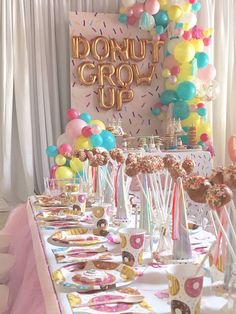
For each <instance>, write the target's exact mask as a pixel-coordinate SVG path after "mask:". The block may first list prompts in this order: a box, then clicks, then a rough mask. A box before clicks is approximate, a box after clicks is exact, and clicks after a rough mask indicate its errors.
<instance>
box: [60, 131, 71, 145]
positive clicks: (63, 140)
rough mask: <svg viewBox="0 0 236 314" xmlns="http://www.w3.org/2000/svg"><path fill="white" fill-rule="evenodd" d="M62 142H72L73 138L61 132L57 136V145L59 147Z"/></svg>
mask: <svg viewBox="0 0 236 314" xmlns="http://www.w3.org/2000/svg"><path fill="white" fill-rule="evenodd" d="M62 144H70V145H72V144H73V140H71V139H68V137H67V136H66V134H65V133H62V134H61V135H59V136H58V138H57V147H58V148H59V147H60V146H61V145H62Z"/></svg>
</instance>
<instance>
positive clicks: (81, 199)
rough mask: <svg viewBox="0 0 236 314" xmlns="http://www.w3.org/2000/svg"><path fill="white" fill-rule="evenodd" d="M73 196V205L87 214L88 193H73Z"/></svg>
mask: <svg viewBox="0 0 236 314" xmlns="http://www.w3.org/2000/svg"><path fill="white" fill-rule="evenodd" d="M71 196H72V197H73V203H74V204H75V205H77V206H79V207H80V209H81V212H82V213H85V210H86V201H87V193H84V192H74V193H71Z"/></svg>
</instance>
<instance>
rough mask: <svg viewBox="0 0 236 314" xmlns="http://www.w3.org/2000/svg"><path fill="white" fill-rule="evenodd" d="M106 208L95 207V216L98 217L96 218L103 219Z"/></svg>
mask: <svg viewBox="0 0 236 314" xmlns="http://www.w3.org/2000/svg"><path fill="white" fill-rule="evenodd" d="M104 212H105V211H104V208H103V207H94V208H93V215H94V216H95V217H96V218H101V217H103V215H104Z"/></svg>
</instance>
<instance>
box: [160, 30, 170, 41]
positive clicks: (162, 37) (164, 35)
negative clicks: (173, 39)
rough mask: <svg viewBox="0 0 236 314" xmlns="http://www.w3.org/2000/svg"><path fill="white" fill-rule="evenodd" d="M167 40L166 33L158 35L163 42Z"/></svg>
mask: <svg viewBox="0 0 236 314" xmlns="http://www.w3.org/2000/svg"><path fill="white" fill-rule="evenodd" d="M167 38H168V33H167V32H165V33H163V34H161V35H160V40H163V41H165V40H166V39H167Z"/></svg>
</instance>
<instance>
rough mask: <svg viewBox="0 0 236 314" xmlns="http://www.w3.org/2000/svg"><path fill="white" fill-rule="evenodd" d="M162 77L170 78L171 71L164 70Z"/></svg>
mask: <svg viewBox="0 0 236 314" xmlns="http://www.w3.org/2000/svg"><path fill="white" fill-rule="evenodd" d="M161 75H162V76H163V77H164V78H168V77H170V76H171V73H170V70H169V69H164V70H163V71H162V73H161Z"/></svg>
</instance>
